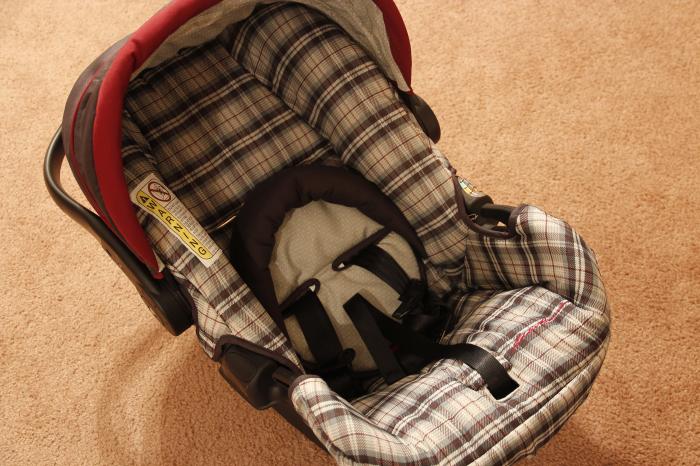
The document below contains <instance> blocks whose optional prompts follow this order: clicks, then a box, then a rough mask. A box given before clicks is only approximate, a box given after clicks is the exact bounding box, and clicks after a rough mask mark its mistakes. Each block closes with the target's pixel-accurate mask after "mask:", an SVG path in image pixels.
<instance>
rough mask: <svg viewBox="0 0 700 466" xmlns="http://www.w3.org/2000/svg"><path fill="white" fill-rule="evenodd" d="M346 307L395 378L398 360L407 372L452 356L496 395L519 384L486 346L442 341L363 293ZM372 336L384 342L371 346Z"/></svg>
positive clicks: (383, 367) (381, 367) (381, 364)
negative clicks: (377, 305)
mask: <svg viewBox="0 0 700 466" xmlns="http://www.w3.org/2000/svg"><path fill="white" fill-rule="evenodd" d="M344 307H345V309H346V311H347V312H348V315H350V316H351V318H352V319H353V323H355V325H356V326H357V329H358V332H359V333H360V335H361V336H362V339H363V340H364V341H365V344H366V345H367V347H368V349H369V351H370V354H371V355H372V358H373V359H374V362H375V363H376V364H377V367H378V368H379V371H380V373H382V375H384V374H385V372H386V373H388V374H390V375H391V376H392V379H391V380H393V381H394V382H395V381H396V380H398V379H396V378H395V377H396V375H398V374H399V373H400V372H399V371H398V370H397V369H396V368H395V364H398V365H399V366H400V367H402V368H403V370H404V371H405V373H416V372H418V371H420V369H422V368H423V367H424V366H425V364H426V363H428V362H431V361H436V360H438V359H448V358H449V359H457V360H459V361H462V362H463V363H465V364H466V365H468V366H469V367H471V368H472V369H474V370H475V371H476V372H478V373H479V375H481V377H482V379H484V382H485V383H486V387H487V388H488V390H489V392H491V395H493V397H494V398H496V399H501V398H504V397H506V396H507V395H508V394H510V393H511V392H513V390H515V389H516V388H518V384H517V382H515V380H513V379H512V378H511V377H510V375H508V372H507V371H506V370H505V368H504V367H503V366H502V365H501V364H500V363H499V362H498V360H497V359H496V358H495V357H493V356H492V355H491V353H489V352H488V351H486V350H485V349H483V348H480V347H478V346H476V345H472V344H470V343H460V344H457V345H441V344H439V343H437V342H435V341H433V340H430V339H429V338H426V337H425V336H423V335H422V334H420V333H417V332H414V331H412V330H411V329H409V328H407V327H406V326H405V325H401V324H400V323H398V322H396V321H394V320H392V319H390V318H389V317H387V316H385V315H384V314H382V313H381V312H380V311H379V310H378V309H377V308H375V307H374V306H372V304H371V303H369V302H368V301H367V300H366V299H365V298H363V297H362V296H361V295H360V294H356V295H355V296H353V297H352V298H351V299H350V300H349V301H348V302H347V303H345V306H344ZM353 316H355V318H357V319H358V320H357V321H356V320H355V318H353ZM358 316H359V317H358ZM360 324H361V325H360ZM377 334H381V336H382V338H381V340H380V339H378V338H377V337H376V335H377ZM372 340H374V341H381V342H382V344H377V345H372V346H370V341H372ZM388 342H392V343H393V344H394V345H396V346H397V347H398V350H397V351H396V352H394V351H392V347H391V346H390V345H389V343H388ZM399 378H401V377H399ZM385 379H386V381H387V383H393V382H392V381H391V380H390V379H387V378H386V377H385Z"/></svg>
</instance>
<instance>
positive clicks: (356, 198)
mask: <svg viewBox="0 0 700 466" xmlns="http://www.w3.org/2000/svg"><path fill="white" fill-rule="evenodd" d="M312 201H326V202H330V203H334V204H340V205H344V206H347V207H354V208H356V209H358V210H359V211H360V212H362V213H363V214H364V215H366V216H367V217H369V218H370V219H372V220H373V221H375V222H377V223H378V224H380V225H382V226H384V227H387V228H388V229H390V230H391V231H394V232H396V233H397V234H399V235H400V236H402V237H403V238H404V239H405V240H406V241H407V242H408V243H409V244H410V245H411V247H412V248H413V250H414V252H415V253H416V254H417V255H419V256H421V257H423V256H425V251H424V249H423V245H422V244H421V242H420V240H419V239H418V236H417V235H416V232H415V231H414V230H413V227H412V226H411V225H410V223H409V222H408V220H406V218H405V217H404V215H403V214H402V213H401V211H400V210H399V209H398V207H396V205H395V204H394V203H393V202H392V201H391V200H390V199H389V198H388V197H387V196H386V195H384V194H383V193H382V192H381V191H380V190H379V188H377V187H376V186H375V185H374V184H372V183H371V182H370V181H368V180H366V179H365V178H363V177H362V176H361V175H359V174H357V173H355V172H353V171H350V170H348V169H346V168H341V167H331V166H325V165H303V166H297V167H293V168H288V169H286V170H282V171H280V172H278V173H276V174H275V175H273V176H271V177H270V178H268V179H267V180H265V181H264V182H262V183H260V184H258V185H257V186H256V187H255V188H254V189H253V190H252V191H251V192H250V193H248V195H247V196H246V200H245V203H244V205H243V207H242V208H241V210H240V212H239V213H238V215H237V216H236V219H235V220H234V222H233V224H232V228H233V234H232V237H231V248H230V257H231V262H232V263H233V264H234V265H235V267H236V269H237V270H238V272H239V274H240V275H241V277H242V278H243V280H244V281H245V282H246V283H247V284H248V286H249V287H250V289H251V290H252V291H253V293H254V294H255V295H256V297H257V298H258V300H259V301H260V303H261V304H262V305H263V306H264V307H265V309H267V311H268V312H269V313H270V315H271V316H272V317H273V319H274V320H275V321H276V322H277V324H278V325H279V326H280V328H282V329H284V325H283V323H282V317H281V313H280V310H279V303H278V302H277V297H276V296H275V291H274V290H275V288H274V284H273V282H272V277H271V274H270V268H269V265H270V260H271V257H272V253H273V250H274V247H275V233H276V232H277V230H278V229H279V227H280V226H281V225H282V223H283V221H284V218H285V215H286V214H287V213H288V212H289V211H291V210H293V209H296V208H299V207H302V206H304V205H306V204H308V203H310V202H312ZM329 241H332V238H329Z"/></svg>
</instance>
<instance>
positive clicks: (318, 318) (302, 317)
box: [285, 290, 343, 367]
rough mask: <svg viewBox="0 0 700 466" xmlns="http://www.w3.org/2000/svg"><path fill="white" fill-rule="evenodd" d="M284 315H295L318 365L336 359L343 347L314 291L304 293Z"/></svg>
mask: <svg viewBox="0 0 700 466" xmlns="http://www.w3.org/2000/svg"><path fill="white" fill-rule="evenodd" d="M286 315H294V316H296V318H297V321H298V322H299V327H300V328H301V332H302V333H303V334H304V338H305V339H306V344H307V345H309V350H310V351H311V354H313V356H314V359H315V360H316V364H318V365H319V367H322V366H326V365H329V364H331V363H333V362H335V361H336V360H337V359H338V357H339V355H340V353H342V351H343V347H342V346H341V345H340V340H338V336H337V335H336V333H335V328H333V324H332V323H331V320H330V318H329V317H328V313H327V312H326V310H325V309H324V307H323V304H321V301H320V300H319V299H318V296H316V293H314V292H313V291H311V290H309V291H307V292H306V293H304V295H303V296H302V297H301V298H299V299H298V300H297V301H296V302H294V303H293V304H292V305H291V306H289V307H288V308H287V309H286V311H285V316H286Z"/></svg>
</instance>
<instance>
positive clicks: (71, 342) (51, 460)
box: [0, 0, 700, 465]
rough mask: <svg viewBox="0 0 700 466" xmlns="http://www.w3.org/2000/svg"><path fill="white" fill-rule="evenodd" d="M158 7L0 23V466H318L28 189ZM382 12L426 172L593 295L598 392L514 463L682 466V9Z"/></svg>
mask: <svg viewBox="0 0 700 466" xmlns="http://www.w3.org/2000/svg"><path fill="white" fill-rule="evenodd" d="M160 3H161V2H160V1H145V0H129V1H124V0H120V1H116V0H111V1H104V0H100V1H96V0H93V1H85V0H71V1H68V0H63V1H60V2H55V1H49V0H26V1H21V2H10V1H7V0H6V1H2V2H0V109H1V112H2V114H1V116H2V118H1V119H0V155H1V159H0V181H1V182H2V200H1V201H0V234H1V235H2V251H1V252H0V271H1V272H2V275H1V276H2V278H1V279H0V280H1V282H0V296H1V297H2V298H1V301H0V309H1V312H2V314H1V319H2V320H1V321H0V464H3V465H4V464H7V465H15V464H35V463H39V464H65V465H75V464H90V465H93V464H144V465H157V464H324V463H327V462H329V457H328V456H327V455H326V454H325V453H323V452H322V451H321V450H320V449H318V448H317V447H315V446H314V445H313V444H312V443H311V442H309V441H307V440H305V439H304V438H303V437H302V436H301V435H299V434H297V433H296V432H295V431H294V430H293V429H292V428H291V427H289V426H288V425H286V424H285V423H284V422H282V421H281V420H280V419H279V418H278V417H277V416H276V415H275V414H273V413H272V412H256V411H254V410H253V409H251V408H249V407H248V406H246V404H245V403H244V402H243V401H241V399H240V398H239V397H238V396H237V395H236V394H235V393H234V392H232V391H231V390H230V389H229V388H228V386H227V385H226V384H225V383H224V381H223V380H222V379H221V378H220V376H219V375H218V374H217V371H216V366H215V364H214V363H212V362H210V361H208V359H207V358H206V357H205V355H204V354H203V353H202V352H201V351H200V350H199V348H198V345H197V343H196V342H195V339H194V336H193V334H192V332H191V331H188V333H187V334H185V335H184V336H183V337H181V338H178V339H175V338H171V337H170V336H168V334H166V333H165V332H164V331H163V330H161V329H160V328H159V326H158V324H157V323H156V321H155V320H154V319H153V318H151V316H150V315H149V313H148V311H146V309H145V308H144V307H143V306H142V305H141V303H140V301H139V298H138V297H137V295H136V293H135V292H134V290H133V289H132V288H131V285H130V284H129V282H128V281H127V279H126V278H125V277H124V276H123V275H122V274H121V272H120V271H119V270H118V269H117V268H116V267H115V266H114V265H113V264H112V263H111V262H110V260H109V259H108V258H107V256H106V255H105V254H104V253H102V252H101V250H100V249H99V247H98V245H97V243H96V242H95V241H94V240H93V239H92V238H91V237H89V236H88V235H87V234H86V233H84V232H83V231H82V230H80V229H79V228H78V227H77V226H76V225H75V224H74V223H72V222H71V221H69V220H68V218H67V217H65V216H64V215H62V214H61V213H60V212H59V210H58V209H57V208H56V207H55V206H54V205H53V203H52V202H51V200H50V199H49V198H48V196H47V194H46V191H45V189H44V186H43V181H42V178H41V163H42V156H43V151H44V149H45V146H46V145H47V143H48V141H49V138H50V136H51V134H52V133H53V131H54V130H55V128H56V127H57V125H58V124H59V122H60V119H61V114H62V111H63V105H64V102H65V98H66V97H67V94H68V91H69V90H70V88H71V86H72V84H73V82H74V80H75V79H76V77H77V75H78V74H79V73H80V72H81V71H82V69H83V68H84V67H85V66H87V64H88V63H89V62H90V61H92V59H93V58H94V57H95V56H96V55H97V54H98V53H99V52H101V51H102V50H103V49H104V48H106V47H107V46H108V45H110V44H111V43H112V42H113V41H116V40H117V39H118V38H120V37H121V36H123V35H124V34H126V33H128V32H130V31H131V30H133V29H134V28H135V27H137V26H138V25H139V24H140V23H141V22H142V21H143V20H145V19H146V18H147V17H148V16H149V15H150V14H152V13H153V12H155V11H156V10H157V9H158V8H159V7H160ZM399 6H400V8H401V9H402V11H403V13H404V16H405V19H406V22H407V26H408V29H409V32H410V34H411V37H412V39H413V57H414V64H415V67H414V79H413V81H414V85H415V88H416V89H417V91H418V92H419V93H420V94H421V95H422V96H424V97H425V98H426V99H427V100H428V101H429V102H430V103H431V104H432V106H433V108H434V109H435V110H436V112H437V114H438V115H439V116H440V119H441V122H442V127H443V135H444V136H443V140H442V141H441V148H442V149H443V150H444V152H445V153H447V154H448V155H449V156H450V158H451V160H452V161H453V163H454V164H455V165H456V166H457V168H458V169H459V171H460V173H461V174H462V175H463V176H466V177H467V178H470V179H471V180H472V181H474V182H475V183H476V184H477V185H478V186H480V187H482V188H483V189H484V190H486V191H487V192H489V193H490V194H492V195H493V196H494V198H495V199H497V200H498V201H500V202H508V203H519V202H521V201H526V202H529V203H533V204H536V205H540V206H544V207H546V208H547V209H548V210H549V211H551V212H553V213H555V214H557V215H560V216H562V217H564V218H566V219H568V220H569V221H570V222H571V223H572V224H573V225H574V226H575V227H577V228H578V230H579V231H580V232H581V233H582V235H583V236H584V237H585V238H586V241H587V242H588V243H589V244H590V245H592V246H593V247H594V249H595V250H596V251H597V253H598V257H599V259H600V264H601V267H602V270H603V272H604V276H605V278H606V279H607V286H608V290H609V292H610V297H611V299H612V303H613V305H614V324H613V332H614V333H613V342H612V345H611V347H610V351H609V353H608V357H607V360H606V362H605V365H604V366H603V370H602V372H601V374H600V377H599V378H598V382H597V384H596V386H595V387H594V390H593V392H592V394H591V396H590V398H589V400H588V401H587V402H586V403H585V404H584V405H583V407H582V408H581V409H580V410H579V411H578V412H577V413H576V414H575V415H574V417H573V418H572V419H571V420H570V421H569V423H568V424H566V426H565V427H564V428H563V429H562V430H561V432H560V433H559V434H558V435H557V436H556V437H555V438H554V439H553V440H552V441H551V442H550V443H549V444H548V445H547V446H546V447H544V448H542V449H541V450H540V451H539V452H538V454H537V456H536V457H535V458H534V459H532V460H528V463H530V464H544V465H554V464H594V465H600V464H616V465H619V464H688V465H690V464H699V463H700V452H699V448H700V432H699V430H700V411H699V408H698V405H699V403H698V396H700V367H699V363H698V361H700V350H699V346H700V345H699V344H698V337H699V336H700V325H699V323H698V322H699V320H700V319H699V318H700V315H699V312H698V308H699V306H700V291H699V288H700V243H699V241H698V236H697V234H698V231H699V230H700V228H699V227H698V223H699V222H700V195H699V194H698V190H699V189H700V183H699V182H698V177H699V176H700V115H699V112H700V3H699V2H694V1H692V0H691V1H687V2H669V1H665V0H659V1H654V2H640V1H637V2H599V1H595V2H588V1H581V2H576V3H574V2H558V1H518V2H481V1H469V2H468V1H450V2H445V1H441V2H437V1H414V0H410V1H409V0H405V1H401V2H400V3H399ZM73 186H74V185H73Z"/></svg>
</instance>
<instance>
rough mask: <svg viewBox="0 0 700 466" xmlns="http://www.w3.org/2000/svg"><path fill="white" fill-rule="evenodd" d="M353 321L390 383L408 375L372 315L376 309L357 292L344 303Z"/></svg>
mask: <svg viewBox="0 0 700 466" xmlns="http://www.w3.org/2000/svg"><path fill="white" fill-rule="evenodd" d="M343 307H344V308H345V312H347V314H348V316H349V317H350V320H352V323H353V324H355V328H356V329H357V332H358V333H359V334H360V337H361V338H362V340H363V341H364V342H365V345H366V346H367V349H368V350H369V354H370V355H371V356H372V359H374V362H375V364H377V369H379V373H380V374H382V377H384V380H386V382H387V383H388V384H392V383H394V382H396V381H397V380H400V379H402V378H404V377H405V376H406V372H405V371H404V370H403V368H402V367H401V364H399V360H398V359H397V358H396V355H395V354H394V352H393V351H392V350H391V342H389V341H388V340H387V339H386V338H385V337H384V335H383V334H382V332H381V331H380V330H379V327H378V326H377V323H376V322H375V321H374V317H373V316H372V309H375V308H374V306H372V305H371V304H370V303H368V302H367V301H366V300H365V298H363V297H362V296H361V295H360V294H356V295H355V296H353V297H352V298H350V299H349V300H348V301H347V302H346V303H345V304H343Z"/></svg>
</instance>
